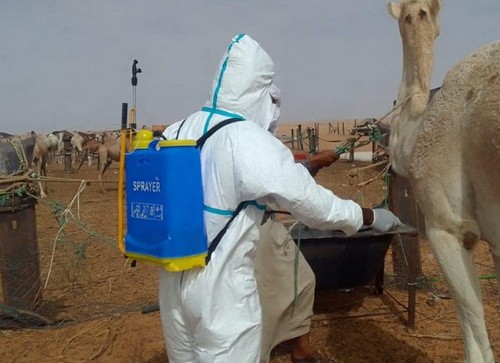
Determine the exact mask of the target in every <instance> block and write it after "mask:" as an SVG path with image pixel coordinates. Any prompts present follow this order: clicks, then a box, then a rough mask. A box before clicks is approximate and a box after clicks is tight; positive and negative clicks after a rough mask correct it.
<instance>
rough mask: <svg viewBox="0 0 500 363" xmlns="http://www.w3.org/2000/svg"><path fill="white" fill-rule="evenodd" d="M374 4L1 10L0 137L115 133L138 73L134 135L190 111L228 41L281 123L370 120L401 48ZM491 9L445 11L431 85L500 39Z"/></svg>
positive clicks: (380, 2) (126, 1)
mask: <svg viewBox="0 0 500 363" xmlns="http://www.w3.org/2000/svg"><path fill="white" fill-rule="evenodd" d="M386 4H387V1H385V0H344V1H337V0H308V1H304V0H272V1H270V0H267V1H265V0H252V1H250V0H246V1H244V0H177V1H170V0H134V1H130V0H44V1H40V0H1V1H0V66H1V70H2V71H1V73H2V76H1V81H0V110H1V111H0V131H3V132H8V133H12V134H20V133H24V132H28V131H31V130H33V131H36V132H37V133H42V132H50V131H54V130H61V129H65V130H69V131H85V130H92V129H101V130H102V129H118V128H120V122H121V108H122V103H128V105H129V109H130V108H131V107H132V106H133V102H134V97H133V87H132V84H131V76H132V74H131V68H132V62H133V60H134V59H137V60H138V61H139V63H138V66H139V67H140V68H141V70H142V73H140V74H139V75H138V85H137V87H136V88H135V91H136V112H137V117H136V119H137V124H138V126H139V127H140V126H142V125H148V126H150V125H153V124H170V123H173V122H176V121H179V120H181V119H183V118H184V117H186V116H187V115H189V114H191V113H192V112H195V111H197V110H199V109H200V108H201V107H202V106H203V104H204V103H205V101H206V100H207V98H208V94H209V91H210V87H211V82H212V78H213V76H214V74H215V72H216V69H217V67H218V65H219V62H220V59H221V57H222V55H223V54H224V51H225V49H226V47H227V46H228V44H229V43H230V41H231V38H232V37H233V36H235V35H237V34H239V33H246V34H249V35H250V36H251V37H253V38H254V39H255V40H257V41H258V42H259V43H260V44H261V46H262V47H263V48H264V49H265V50H266V51H267V53H268V54H269V55H270V56H271V58H272V59H273V61H274V63H275V69H276V75H275V79H274V81H275V83H276V84H277V85H278V86H279V87H280V88H281V89H282V92H283V102H282V109H281V122H282V123H296V122H308V121H314V122H324V121H330V120H340V119H362V118H367V117H375V118H379V117H382V116H383V115H384V114H386V113H387V112H388V111H389V110H390V109H391V106H392V101H393V100H394V99H395V98H396V94H397V90H398V86H399V82H400V79H401V68H402V53H401V38H400V35H399V30H398V27H397V22H396V20H395V19H394V18H392V17H391V16H390V15H389V13H388V11H387V5H386ZM499 16H500V1H498V0H476V1H472V0H448V1H447V0H444V2H443V7H442V9H441V36H440V37H439V38H438V39H437V41H436V48H435V58H436V60H435V65H434V73H433V79H432V86H433V87H437V86H439V85H440V84H441V82H442V80H443V78H444V76H445V74H446V72H447V70H448V69H449V68H450V67H451V66H453V65H454V64H455V63H457V62H458V61H459V60H460V59H461V58H463V57H464V56H466V55H467V54H469V53H470V52H472V51H473V50H474V49H476V48H478V47H480V46H481V45H483V44H487V43H490V42H492V41H495V40H497V39H500V21H499V20H498V18H499Z"/></svg>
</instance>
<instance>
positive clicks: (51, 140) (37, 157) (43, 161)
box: [31, 131, 64, 198]
mask: <svg viewBox="0 0 500 363" xmlns="http://www.w3.org/2000/svg"><path fill="white" fill-rule="evenodd" d="M31 135H32V136H34V137H36V140H35V147H34V149H33V160H32V161H33V163H34V164H35V165H36V166H37V174H38V176H39V177H40V176H47V168H46V165H47V160H48V158H49V154H50V153H51V152H56V151H57V152H61V151H62V150H63V147H64V144H63V141H62V138H63V133H62V132H61V133H59V134H58V136H56V135H55V134H53V133H50V134H47V135H36V134H35V133H34V132H33V131H32V132H31ZM38 185H39V187H40V197H41V198H45V197H46V196H47V195H46V194H45V191H44V188H43V186H42V183H41V182H40V181H39V182H38Z"/></svg>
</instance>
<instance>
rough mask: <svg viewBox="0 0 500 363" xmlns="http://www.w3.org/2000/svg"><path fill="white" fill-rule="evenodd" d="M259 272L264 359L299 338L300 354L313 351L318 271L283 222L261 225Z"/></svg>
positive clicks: (258, 254)
mask: <svg viewBox="0 0 500 363" xmlns="http://www.w3.org/2000/svg"><path fill="white" fill-rule="evenodd" d="M296 258H298V264H297V265H296V264H295V261H296ZM296 266H297V270H296V268H295V267H296ZM255 274H256V277H257V287H258V289H259V298H260V301H261V306H262V322H263V325H262V354H261V360H260V362H261V363H266V362H269V359H270V354H271V351H272V349H273V348H274V347H275V346H276V345H278V344H279V343H281V342H284V341H287V340H291V339H296V342H297V344H299V345H298V347H297V353H300V354H306V353H309V352H310V349H309V348H308V347H311V345H310V344H309V345H307V344H308V342H309V329H310V318H311V316H312V307H313V303H314V289H315V278H314V273H313V272H312V270H311V268H310V266H309V265H308V264H307V261H306V260H305V259H304V256H303V255H302V254H301V253H300V252H298V251H297V248H296V245H295V242H294V241H293V239H291V237H290V235H289V234H288V231H287V229H286V228H285V227H284V226H283V225H282V224H281V223H279V222H276V221H273V220H269V221H267V222H266V223H265V224H264V225H262V226H261V229H260V242H259V245H258V246H257V253H256V258H255ZM296 279H298V280H296ZM296 281H297V285H295V283H296ZM295 295H297V296H295ZM311 353H312V352H311ZM300 357H302V355H301V356H300Z"/></svg>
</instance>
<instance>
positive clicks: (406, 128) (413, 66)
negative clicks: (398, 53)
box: [390, 39, 434, 176]
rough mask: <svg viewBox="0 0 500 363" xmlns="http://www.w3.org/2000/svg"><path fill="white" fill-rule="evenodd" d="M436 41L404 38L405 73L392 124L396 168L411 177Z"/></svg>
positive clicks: (392, 146)
mask: <svg viewBox="0 0 500 363" xmlns="http://www.w3.org/2000/svg"><path fill="white" fill-rule="evenodd" d="M433 46H434V42H433V41H427V42H425V41H421V42H418V39H411V40H407V41H405V40H404V39H403V75H402V78H401V85H400V87H399V93H398V100H397V105H398V106H399V108H398V109H397V111H396V112H395V113H394V118H393V120H392V125H391V141H390V144H391V146H390V147H391V154H392V166H393V169H394V170H395V171H396V172H397V173H398V174H400V175H403V176H408V166H409V163H410V157H411V155H412V152H413V147H414V145H415V142H416V140H417V137H418V134H419V131H420V128H421V127H422V125H421V118H422V115H423V113H424V112H425V110H426V109H427V103H428V101H429V92H430V84H431V74H432V66H433V63H434V52H433Z"/></svg>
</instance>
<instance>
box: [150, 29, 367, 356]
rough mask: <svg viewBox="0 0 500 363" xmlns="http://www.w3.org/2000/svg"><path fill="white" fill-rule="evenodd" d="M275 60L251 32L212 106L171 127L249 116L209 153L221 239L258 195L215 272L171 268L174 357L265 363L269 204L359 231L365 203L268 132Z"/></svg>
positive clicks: (213, 142)
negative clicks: (259, 247)
mask: <svg viewBox="0 0 500 363" xmlns="http://www.w3.org/2000/svg"><path fill="white" fill-rule="evenodd" d="M273 76H274V64H273V61H272V60H271V58H270V57H269V55H268V54H267V53H266V52H265V51H264V50H263V49H262V48H261V47H260V45H259V44H258V43H257V42H256V41H255V40H253V39H252V38H251V37H250V36H248V35H245V34H240V35H238V36H236V37H235V38H234V39H233V40H232V42H231V44H230V45H229V47H228V49H227V51H226V53H225V55H224V56H223V58H222V60H221V63H220V66H219V69H218V71H217V72H216V74H215V78H214V80H213V84H212V91H211V94H210V98H209V100H208V101H207V103H206V104H205V107H203V109H202V111H199V112H196V113H194V114H192V115H191V116H189V117H187V119H186V120H185V122H184V123H183V125H182V128H180V130H179V127H180V124H181V123H180V122H179V123H176V124H174V125H172V126H170V127H169V128H167V130H166V131H165V133H164V135H165V136H166V137H167V139H175V138H176V137H177V136H178V137H179V139H198V138H199V137H200V136H202V135H203V134H204V133H205V132H206V131H207V130H208V129H210V128H211V127H213V126H214V125H216V124H217V123H219V122H221V121H223V120H226V119H228V118H232V117H238V118H241V119H242V120H243V121H240V122H235V123H233V124H230V125H227V126H225V127H223V128H221V129H220V130H219V131H217V132H216V133H215V134H214V135H212V136H211V137H210V138H209V139H208V141H207V142H206V143H205V146H204V147H203V149H202V152H201V164H202V177H203V190H204V204H205V207H204V208H205V225H206V230H207V235H208V240H209V241H211V240H213V239H214V238H215V236H216V235H217V233H218V232H219V231H220V230H221V229H222V228H223V227H224V226H225V224H226V223H227V221H228V219H229V218H230V216H231V215H232V213H233V212H234V210H235V209H236V208H237V206H238V205H239V203H240V202H242V201H250V204H249V205H248V206H247V207H246V208H245V209H243V210H242V211H241V212H240V213H239V214H238V216H237V217H236V218H235V219H234V220H233V221H232V223H231V224H230V226H229V228H228V230H227V231H226V233H225V235H224V237H223V238H222V239H221V241H220V244H219V246H218V247H217V248H216V249H215V251H214V253H213V254H212V258H211V261H210V263H209V264H208V265H207V266H206V267H205V268H199V269H192V270H188V271H184V272H168V271H165V270H163V269H162V270H161V272H160V279H159V290H160V291H159V295H160V296H159V298H160V312H161V322H162V329H163V334H164V338H165V343H166V346H167V353H168V357H169V361H170V362H172V363H188V362H206V363H216V362H221V363H231V362H238V363H245V362H251V363H256V362H259V356H260V350H261V338H262V316H261V308H260V302H259V296H258V292H257V285H256V280H255V276H254V258H255V250H256V244H257V243H258V241H259V227H260V224H261V221H262V217H263V214H264V210H265V206H266V205H267V204H268V203H271V204H272V205H277V206H279V207H280V209H283V210H287V211H289V212H291V214H292V215H293V216H294V217H295V218H297V219H299V220H300V221H302V222H303V223H305V224H306V225H308V226H310V227H313V228H321V229H335V230H342V231H344V232H345V233H346V234H349V235H351V234H354V233H356V231H357V230H358V229H359V228H360V227H361V226H362V224H363V217H362V210H361V207H360V206H359V205H358V204H356V203H354V202H352V201H349V200H343V199H340V198H338V197H337V196H335V195H334V194H333V193H332V192H331V191H329V190H327V189H325V188H323V187H321V186H319V185H317V184H316V183H315V181H314V179H313V178H312V177H311V176H310V174H309V172H308V171H307V170H306V169H305V168H304V167H303V166H302V165H299V164H296V163H295V162H294V158H293V155H292V153H291V151H290V149H289V148H288V147H286V146H285V145H284V144H283V143H282V142H281V141H279V140H278V139H277V138H275V137H274V136H273V135H272V134H271V133H270V132H268V129H269V127H270V125H271V122H272V121H273V114H274V111H275V110H274V109H273V107H272V106H273V105H272V102H271V96H270V87H271V84H272V81H273Z"/></svg>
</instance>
